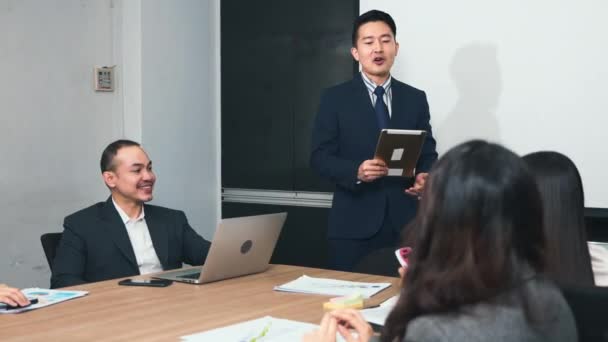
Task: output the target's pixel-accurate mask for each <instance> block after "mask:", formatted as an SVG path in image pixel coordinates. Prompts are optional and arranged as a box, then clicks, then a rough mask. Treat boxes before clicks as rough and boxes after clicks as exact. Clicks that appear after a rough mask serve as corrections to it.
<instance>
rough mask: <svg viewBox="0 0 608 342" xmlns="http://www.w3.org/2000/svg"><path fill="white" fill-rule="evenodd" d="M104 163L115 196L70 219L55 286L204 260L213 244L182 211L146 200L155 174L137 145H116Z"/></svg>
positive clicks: (55, 268)
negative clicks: (193, 226) (151, 203)
mask: <svg viewBox="0 0 608 342" xmlns="http://www.w3.org/2000/svg"><path fill="white" fill-rule="evenodd" d="M100 166H101V172H102V176H103V180H104V182H105V184H106V186H107V187H108V189H110V193H111V195H110V197H109V198H108V199H107V200H106V201H105V202H99V203H97V204H95V205H93V206H90V207H88V208H85V209H83V210H80V211H78V212H76V213H74V214H72V215H69V216H67V217H66V218H65V221H64V225H63V226H64V231H63V235H62V238H61V241H60V242H59V246H58V248H57V254H56V256H55V259H54V260H53V271H52V276H51V287H52V288H57V287H64V286H72V285H78V284H83V283H88V282H94V281H101V280H107V279H113V278H121V277H128V276H134V275H140V274H147V273H154V272H160V271H163V270H168V269H174V268H180V267H182V263H186V264H190V265H202V264H203V263H204V262H205V258H206V256H207V252H208V251H209V246H210V243H209V241H207V240H205V239H204V238H202V237H201V236H200V235H198V234H197V233H196V232H195V231H194V230H193V229H192V227H190V225H189V224H188V220H187V219H186V215H185V214H184V213H183V212H182V211H179V210H173V209H168V208H163V207H159V206H155V205H148V204H144V203H145V202H149V201H151V200H152V198H153V190H154V184H155V182H156V175H155V174H154V172H153V171H152V161H150V159H149V158H148V155H147V154H146V152H145V151H144V150H143V149H142V148H141V146H140V145H139V144H138V143H136V142H134V141H130V140H117V141H115V142H113V143H111V144H110V145H108V147H106V149H105V150H104V152H103V153H102V157H101V162H100Z"/></svg>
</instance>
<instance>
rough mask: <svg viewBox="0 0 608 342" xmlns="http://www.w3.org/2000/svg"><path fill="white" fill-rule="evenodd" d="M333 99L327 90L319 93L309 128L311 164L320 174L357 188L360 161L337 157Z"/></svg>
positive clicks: (337, 140) (337, 141)
mask: <svg viewBox="0 0 608 342" xmlns="http://www.w3.org/2000/svg"><path fill="white" fill-rule="evenodd" d="M336 102H337V101H336V99H332V98H331V96H330V94H329V93H328V92H327V91H326V92H324V93H323V95H321V103H320V104H319V110H318V112H317V117H316V119H315V123H314V127H313V130H312V139H311V141H312V146H311V151H312V152H311V156H310V166H311V167H312V168H313V169H314V170H316V171H317V172H318V173H319V174H320V175H321V177H324V178H327V179H329V180H330V181H331V182H333V183H337V184H338V185H340V186H342V187H344V188H347V189H350V190H356V189H357V186H356V184H357V172H358V169H359V165H360V164H361V162H363V161H362V160H361V161H358V160H348V159H343V158H340V155H339V137H340V125H339V123H338V113H337V108H336V107H335V103H336Z"/></svg>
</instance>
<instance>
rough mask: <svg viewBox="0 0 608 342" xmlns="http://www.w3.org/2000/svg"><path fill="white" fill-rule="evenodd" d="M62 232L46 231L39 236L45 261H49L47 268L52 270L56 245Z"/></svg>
mask: <svg viewBox="0 0 608 342" xmlns="http://www.w3.org/2000/svg"><path fill="white" fill-rule="evenodd" d="M61 235H62V233H46V234H42V235H41V236H40V242H41V243H42V249H43V250H44V255H45V256H46V261H47V262H48V263H49V268H50V269H51V271H52V270H53V260H54V259H55V254H56V252H57V246H59V241H60V240H61Z"/></svg>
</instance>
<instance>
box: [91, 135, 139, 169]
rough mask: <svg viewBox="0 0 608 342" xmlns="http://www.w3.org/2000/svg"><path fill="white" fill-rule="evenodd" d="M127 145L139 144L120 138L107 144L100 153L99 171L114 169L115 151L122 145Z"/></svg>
mask: <svg viewBox="0 0 608 342" xmlns="http://www.w3.org/2000/svg"><path fill="white" fill-rule="evenodd" d="M129 146H138V147H139V146H140V145H139V144H138V143H136V142H135V141H132V140H127V139H120V140H116V141H115V142H113V143H111V144H110V145H108V146H107V147H106V148H105V149H104V150H103V153H102V154H101V161H100V162H99V165H100V166H101V173H104V172H106V171H114V167H115V166H116V165H114V157H116V153H118V150H120V149H121V148H123V147H129Z"/></svg>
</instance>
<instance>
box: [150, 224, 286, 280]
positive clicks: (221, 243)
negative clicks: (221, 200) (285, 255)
mask: <svg viewBox="0 0 608 342" xmlns="http://www.w3.org/2000/svg"><path fill="white" fill-rule="evenodd" d="M286 218H287V213H278V214H269V215H257V216H247V217H236V218H229V219H223V220H222V221H221V222H220V224H219V226H218V228H217V230H216V232H215V236H214V237H213V243H211V248H209V254H207V259H206V260H205V264H204V265H203V266H202V267H194V268H189V269H186V270H178V271H169V272H165V273H161V274H158V275H154V276H152V277H153V278H158V279H169V280H174V281H180V282H185V283H191V284H204V283H209V282H212V281H218V280H223V279H227V278H234V277H238V276H243V275H247V274H252V273H259V272H263V271H265V270H267V269H268V262H269V261H270V257H271V256H272V252H273V251H274V246H275V245H276V243H277V239H278V238H279V234H280V233H281V229H282V228H283V224H284V223H285V219H286Z"/></svg>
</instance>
